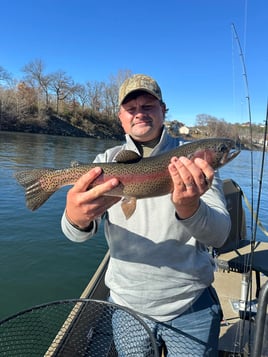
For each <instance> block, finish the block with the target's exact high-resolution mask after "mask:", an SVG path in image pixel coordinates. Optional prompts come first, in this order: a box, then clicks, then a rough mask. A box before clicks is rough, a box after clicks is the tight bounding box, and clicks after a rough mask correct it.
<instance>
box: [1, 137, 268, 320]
mask: <svg viewBox="0 0 268 357" xmlns="http://www.w3.org/2000/svg"><path fill="white" fill-rule="evenodd" d="M117 144H118V142H115V141H110V140H97V139H88V138H72V137H60V136H48V135H37V134H25V133H9V132H0V217H1V218H0V223H1V225H0V289H1V290H0V291H1V293H0V319H2V318H5V317H7V316H10V315H12V314H15V313H16V312H18V311H21V310H23V309H26V308H28V307H31V306H34V305H39V304H42V303H46V302H49V301H54V300H61V299H68V298H78V297H79V296H80V295H81V293H82V291H83V290H84V288H85V287H86V285H87V283H88V281H89V279H90V278H91V276H92V275H93V274H94V272H95V270H96V268H97V266H98V264H99V263H100V261H101V259H102V257H103V256H104V254H105V252H106V249H107V245H106V242H105V239H104V237H103V231H102V229H100V230H99V232H98V234H97V235H96V236H95V237H93V238H92V239H91V240H89V241H87V242H85V243H73V242H70V241H69V240H67V239H66V238H65V237H64V235H63V234H62V232H61V229H60V219H61V215H62V212H63V209H64V206H65V196H66V192H67V190H68V188H67V187H66V188H63V189H61V190H59V191H58V192H57V193H55V194H54V195H53V196H52V197H51V198H50V199H49V201H48V202H47V203H46V204H45V205H43V206H42V207H40V208H39V209H38V210H37V211H35V212H31V211H29V210H28V209H27V208H26V206H25V201H24V193H23V190H22V188H21V187H20V186H19V185H18V184H17V182H16V181H15V179H14V178H13V174H14V172H16V171H18V170H23V169H30V168H33V167H55V168H63V167H67V166H69V164H70V162H71V161H74V160H77V161H81V162H85V163H86V162H91V161H92V160H93V159H94V157H95V156H96V154H97V153H99V152H103V151H104V150H105V149H106V148H108V147H111V146H114V145H117ZM250 158H251V153H250V152H249V151H242V152H241V154H240V155H239V156H238V157H237V158H236V159H235V160H234V161H233V162H231V163H230V164H228V165H227V166H225V167H223V168H222V169H221V177H222V178H232V179H234V180H235V181H236V182H238V183H239V185H240V186H241V188H242V190H243V192H244V193H245V194H246V196H247V197H248V198H249V200H251V178H250V170H251V169H250V161H251V160H250ZM253 158H254V173H255V178H254V185H255V189H254V190H255V191H256V190H257V189H258V185H259V179H258V174H259V171H260V160H261V153H260V152H254V153H253ZM265 160H266V162H265V170H266V173H265V174H264V180H263V192H262V200H261V206H260V219H261V221H262V223H263V225H264V226H265V228H266V229H268V213H267V207H268V179H267V168H268V166H267V161H268V160H267V157H266V158H265ZM255 195H256V198H257V194H255ZM254 200H255V199H254ZM247 217H248V222H249V223H248V225H250V219H249V213H247ZM248 231H249V235H250V234H251V233H250V232H251V230H250V227H249V229H248ZM257 239H258V240H263V241H267V237H266V236H265V235H264V234H263V233H262V232H261V231H260V230H258V232H257Z"/></svg>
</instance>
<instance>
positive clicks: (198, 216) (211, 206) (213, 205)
mask: <svg viewBox="0 0 268 357" xmlns="http://www.w3.org/2000/svg"><path fill="white" fill-rule="evenodd" d="M180 223H181V224H183V225H184V227H185V228H186V229H187V230H188V232H189V233H190V234H191V236H193V237H195V238H196V239H197V240H198V241H199V242H200V243H203V244H205V245H206V246H212V247H215V248H219V247H221V246H222V245H223V244H224V242H225V241H226V239H227V238H228V235H229V233H230V229H231V219H230V215H229V212H228V210H227V208H226V201H225V197H224V193H223V189H222V181H221V180H220V178H219V175H218V173H215V177H214V179H213V183H212V186H211V188H210V189H209V190H208V191H207V192H206V193H205V194H204V195H203V196H202V197H201V199H200V206H199V208H198V210H197V211H196V212H195V214H194V215H193V216H192V217H189V218H187V219H184V220H180Z"/></svg>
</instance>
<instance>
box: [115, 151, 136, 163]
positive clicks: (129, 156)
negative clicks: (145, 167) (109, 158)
mask: <svg viewBox="0 0 268 357" xmlns="http://www.w3.org/2000/svg"><path fill="white" fill-rule="evenodd" d="M141 159H142V157H141V156H140V155H139V154H137V153H136V152H135V151H132V150H123V151H120V152H119V153H118V154H117V155H116V157H115V160H116V162H118V163H124V164H133V163H134V162H138V161H140V160H141Z"/></svg>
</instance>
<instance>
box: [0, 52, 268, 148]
mask: <svg viewBox="0 0 268 357" xmlns="http://www.w3.org/2000/svg"><path fill="white" fill-rule="evenodd" d="M22 72H23V73H24V76H23V77H22V79H20V80H18V79H15V78H14V77H13V76H12V74H10V73H9V72H8V71H7V70H6V69H4V68H3V67H1V65H0V131H13V132H26V133H34V134H48V135H61V136H75V137H89V138H90V137H92V138H97V139H98V138H99V139H112V140H118V141H122V140H124V132H123V129H122V127H121V125H120V122H119V120H118V118H117V112H118V105H117V103H118V90H119V87H120V85H121V83H122V82H123V81H124V80H125V79H126V78H128V77H130V76H131V75H132V72H131V71H130V70H119V71H118V73H117V75H115V76H111V77H110V79H109V81H107V82H96V81H87V82H85V83H84V84H80V83H75V82H74V81H73V79H72V78H71V77H70V76H68V74H67V73H66V72H64V71H61V70H59V71H57V72H53V73H48V74H47V73H45V65H44V63H43V62H42V60H40V59H36V60H34V61H32V62H30V63H28V64H27V65H25V66H24V67H23V68H22ZM182 120H183V119H182ZM195 122H196V124H195V126H194V127H191V128H189V127H187V126H186V125H185V124H184V123H183V122H182V121H178V120H172V121H171V120H170V118H169V116H168V113H167V117H166V122H165V125H166V126H167V128H168V131H169V132H170V134H171V135H173V136H180V137H182V138H186V139H187V140H194V139H201V138H204V137H228V138H231V139H234V140H236V141H237V142H238V143H239V144H240V145H241V147H242V148H245V149H247V148H248V149H256V150H260V149H261V148H262V147H263V143H264V126H263V125H260V124H259V125H256V124H253V125H250V123H244V124H239V123H236V124H230V123H227V122H226V121H225V120H224V119H218V118H215V117H213V116H211V115H209V114H198V115H196V118H195ZM251 138H252V140H251ZM266 140H267V139H266ZM251 142H252V143H253V145H252V144H251Z"/></svg>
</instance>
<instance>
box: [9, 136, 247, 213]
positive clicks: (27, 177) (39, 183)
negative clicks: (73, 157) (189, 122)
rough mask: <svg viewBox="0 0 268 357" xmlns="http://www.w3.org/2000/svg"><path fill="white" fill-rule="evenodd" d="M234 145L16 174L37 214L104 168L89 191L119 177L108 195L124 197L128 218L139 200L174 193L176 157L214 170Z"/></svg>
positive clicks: (204, 143)
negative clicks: (89, 174)
mask: <svg viewBox="0 0 268 357" xmlns="http://www.w3.org/2000/svg"><path fill="white" fill-rule="evenodd" d="M233 149H235V142H234V141H233V140H230V139H224V138H211V139H201V140H197V141H193V142H189V143H186V144H184V145H181V146H178V147H177V148H176V149H173V150H170V151H167V152H166V153H164V154H161V155H158V156H152V157H148V158H142V157H141V156H139V155H138V154H137V153H135V152H133V151H130V150H123V151H121V152H119V153H118V154H117V156H116V162H110V163H92V164H85V165H84V164H78V163H77V164H76V165H75V166H72V167H69V168H66V169H60V170H58V169H53V168H43V169H32V170H27V171H19V172H17V173H16V174H15V178H16V179H17V181H18V182H19V183H20V184H21V185H22V186H23V187H24V188H25V198H26V205H27V207H28V208H29V209H30V210H32V211H34V210H35V209H37V208H38V207H40V206H41V205H42V204H43V203H44V202H45V201H46V200H47V199H48V198H49V197H50V196H51V195H52V194H53V193H54V192H56V191H57V190H58V189H60V188H61V187H63V186H66V185H73V184H74V183H75V182H76V181H77V180H78V179H79V178H80V177H81V176H82V175H83V174H85V173H86V172H88V171H89V170H91V169H92V168H94V167H101V168H102V174H101V175H100V176H99V177H98V178H97V179H96V180H95V181H94V182H93V183H92V184H91V185H90V187H89V189H90V188H92V187H94V186H96V185H99V184H101V183H104V182H106V181H107V180H109V179H111V178H113V177H116V178H117V179H118V180H119V182H120V183H119V185H118V186H117V187H115V188H114V189H113V190H112V191H110V192H108V193H107V195H109V196H118V197H123V198H124V199H123V200H122V205H121V206H122V210H123V212H124V214H125V216H126V218H129V217H130V216H131V215H132V214H133V212H134V211H135V208H136V199H140V198H148V197H155V196H161V195H166V194H168V193H171V192H172V190H173V182H172V179H171V177H170V174H169V171H168V165H169V163H170V160H171V158H172V157H173V156H177V157H180V156H186V157H187V158H189V159H191V160H193V159H195V158H197V157H199V158H202V159H204V160H206V161H207V162H208V163H209V164H210V165H211V166H212V167H213V168H214V169H218V168H220V167H222V166H223V165H225V164H227V163H228V162H230V161H231V160H232V159H233V158H235V157H236V156H237V155H238V154H239V152H240V151H239V150H233Z"/></svg>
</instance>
